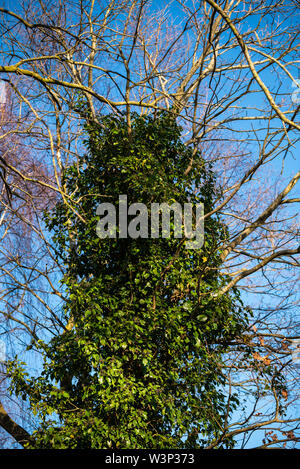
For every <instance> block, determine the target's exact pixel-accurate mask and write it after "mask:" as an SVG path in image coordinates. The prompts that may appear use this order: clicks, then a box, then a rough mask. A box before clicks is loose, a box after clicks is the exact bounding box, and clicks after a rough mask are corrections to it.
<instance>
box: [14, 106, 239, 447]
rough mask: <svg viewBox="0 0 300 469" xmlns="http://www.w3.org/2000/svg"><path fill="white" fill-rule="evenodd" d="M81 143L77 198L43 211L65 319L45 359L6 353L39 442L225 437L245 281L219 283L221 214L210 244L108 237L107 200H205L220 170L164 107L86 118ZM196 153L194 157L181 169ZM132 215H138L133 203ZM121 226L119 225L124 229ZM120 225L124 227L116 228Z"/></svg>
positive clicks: (72, 180)
mask: <svg viewBox="0 0 300 469" xmlns="http://www.w3.org/2000/svg"><path fill="white" fill-rule="evenodd" d="M86 122H87V123H86V125H85V130H86V135H87V137H86V148H87V153H86V155H82V158H81V160H80V161H79V164H78V163H76V164H74V165H73V166H70V167H69V168H67V170H66V172H65V175H64V181H65V184H66V187H67V190H68V194H69V196H70V199H69V201H68V204H66V203H65V201H62V202H61V203H59V204H57V206H56V208H55V210H54V211H51V212H49V213H47V214H46V217H45V219H46V223H47V225H48V228H49V229H50V230H51V231H52V233H53V240H54V242H55V244H56V247H57V250H58V253H59V256H60V262H61V263H63V264H64V265H65V276H64V278H63V285H64V288H65V290H66V292H67V301H66V302H65V304H64V313H65V324H66V328H65V330H62V332H61V334H60V335H59V336H57V337H56V338H55V339H54V340H52V341H51V342H50V343H49V344H43V343H40V347H41V350H42V352H43V353H44V357H45V363H44V369H43V371H42V373H41V375H40V376H39V377H38V378H32V377H28V376H27V375H26V374H25V373H24V372H22V370H21V368H20V365H18V364H17V363H13V364H12V365H11V376H12V382H13V386H14V387H15V390H16V391H17V392H19V393H21V394H24V396H25V397H27V398H29V399H30V402H31V406H32V407H33V408H35V410H36V412H37V413H38V415H39V417H40V421H41V424H40V428H39V430H38V431H37V432H36V433H35V434H34V438H33V442H32V443H31V445H32V447H34V448H119V449H123V448H200V447H203V446H206V445H207V444H209V442H211V441H212V440H214V441H215V440H217V439H218V438H220V443H219V445H218V446H219V447H223V448H225V447H230V446H231V445H232V441H230V440H225V441H224V440H223V439H222V438H221V436H222V432H223V428H224V422H226V421H227V420H228V418H229V417H230V415H231V412H232V411H233V410H234V408H235V407H236V406H237V403H238V399H237V398H236V397H235V396H231V399H230V401H228V396H227V389H226V386H227V383H226V382H225V378H224V377H223V373H222V362H223V358H224V356H225V355H226V353H227V352H228V350H229V345H228V344H229V343H230V342H231V341H232V339H233V338H236V337H238V336H239V335H240V334H241V333H242V331H243V328H244V326H245V324H246V322H247V318H246V314H245V311H244V308H243V305H242V303H241V301H240V299H239V295H238V292H237V291H236V290H233V291H232V292H231V293H226V294H224V295H222V296H219V297H218V296H216V295H214V292H215V291H217V290H220V287H221V286H222V284H225V281H226V279H225V278H224V277H222V276H221V275H220V270H219V268H220V264H221V261H220V256H221V252H220V248H219V247H220V244H221V242H222V241H223V240H224V237H226V235H227V232H226V228H225V226H224V225H223V224H222V222H221V220H220V219H218V217H217V216H215V217H214V216H212V217H207V218H206V220H205V235H204V244H203V246H202V248H200V249H187V248H186V242H187V240H186V239H185V238H184V237H183V238H181V239H178V238H175V237H174V236H172V234H174V233H173V228H174V226H173V225H174V223H173V225H172V229H171V236H170V237H169V238H163V237H159V238H155V239H151V237H150V236H149V237H148V238H141V237H137V238H136V239H133V238H119V237H118V236H116V237H112V238H110V237H107V238H106V239H100V238H99V237H98V236H97V233H96V226H97V222H98V221H99V217H98V216H97V214H96V210H97V206H98V205H99V204H100V203H104V202H109V203H111V204H114V206H115V207H116V210H117V209H118V203H119V196H120V195H127V201H128V205H129V204H132V203H136V202H139V203H143V204H145V205H146V206H147V207H148V208H149V210H150V206H151V203H155V202H156V203H160V204H161V203H167V204H172V203H173V202H178V203H179V204H182V205H183V204H184V203H187V202H189V203H192V204H194V205H196V204H199V203H203V204H204V209H205V213H208V212H210V211H211V210H212V208H213V203H214V202H213V201H214V200H215V199H216V197H218V196H221V194H219V193H218V190H217V188H216V184H215V180H214V175H213V173H212V170H211V168H210V167H208V166H207V165H206V164H205V162H204V160H203V159H202V158H201V155H200V153H197V152H195V151H194V150H193V148H191V147H189V146H186V145H185V144H184V143H183V141H182V137H181V132H182V131H181V129H180V127H178V125H177V123H176V120H175V119H174V118H173V117H171V116H170V115H168V114H167V113H165V114H160V115H158V116H148V117H139V116H137V115H134V114H133V115H132V116H131V132H130V133H128V126H127V123H126V121H125V119H122V118H117V117H113V116H105V117H103V118H102V119H101V120H100V123H91V122H90V121H89V119H87V121H86ZM192 159H193V165H192V169H191V170H189V171H187V168H188V167H189V164H190V161H191V160H192ZM129 220H130V217H129ZM117 231H118V230H117ZM117 235H118V233H117Z"/></svg>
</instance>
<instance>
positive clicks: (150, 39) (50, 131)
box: [0, 1, 299, 447]
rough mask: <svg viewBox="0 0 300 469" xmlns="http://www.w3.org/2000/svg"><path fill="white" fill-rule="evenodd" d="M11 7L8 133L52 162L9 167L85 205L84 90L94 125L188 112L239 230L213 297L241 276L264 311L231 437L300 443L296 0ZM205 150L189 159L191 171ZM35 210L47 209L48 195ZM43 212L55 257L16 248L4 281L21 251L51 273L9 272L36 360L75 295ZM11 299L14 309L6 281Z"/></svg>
mask: <svg viewBox="0 0 300 469" xmlns="http://www.w3.org/2000/svg"><path fill="white" fill-rule="evenodd" d="M0 11H1V13H2V22H1V24H2V26H1V28H2V31H1V32H2V37H3V38H4V39H3V44H2V47H1V55H2V57H3V61H2V63H3V65H2V66H1V67H0V73H1V77H2V79H3V80H6V83H7V86H8V88H9V89H10V93H11V96H12V97H13V102H14V103H15V109H16V112H15V114H14V115H15V116H17V117H16V119H15V122H14V124H13V126H12V129H11V131H10V133H9V135H11V136H12V135H13V136H14V138H16V136H18V137H20V138H21V139H22V145H23V147H27V148H28V149H29V151H30V153H31V154H32V155H34V160H35V161H43V163H44V165H45V166H46V167H47V170H48V173H47V174H48V175H49V177H48V180H47V182H46V181H45V180H44V179H43V178H41V177H38V176H34V177H33V175H32V174H31V173H30V170H29V169H28V168H27V169H25V168H21V169H20V168H19V167H18V166H17V165H16V164H15V163H10V172H11V174H14V175H18V177H19V178H20V180H22V181H27V183H28V182H30V183H32V184H33V185H34V186H35V187H38V188H45V189H46V188H47V191H48V190H49V191H52V194H53V197H54V198H55V194H56V196H58V197H60V198H62V200H63V202H64V204H65V205H66V207H69V209H70V210H71V211H72V213H74V214H76V213H77V214H78V215H80V214H79V212H78V211H77V202H78V201H77V199H76V197H75V200H71V201H70V198H69V193H68V190H67V188H66V187H65V186H64V182H63V180H62V178H61V175H62V173H63V172H64V168H65V167H68V166H69V164H72V163H73V162H74V161H76V160H77V159H79V158H80V156H81V155H82V153H83V152H84V149H83V148H84V147H83V142H82V140H83V135H82V130H81V126H80V119H81V116H80V114H78V112H77V111H76V105H77V98H78V92H80V93H83V95H84V96H85V99H86V101H87V103H88V106H89V112H90V114H91V116H92V117H91V118H92V120H94V121H95V122H97V115H101V114H102V115H103V114H108V113H111V112H113V113H115V114H116V116H117V115H124V116H125V117H126V120H127V126H128V128H129V129H130V128H131V126H132V123H131V118H132V117H131V116H132V111H133V110H134V111H136V112H137V113H138V114H142V115H144V114H148V113H153V112H154V113H155V112H158V111H159V110H167V111H169V112H170V113H171V112H175V111H176V114H177V115H178V116H179V117H178V122H179V123H180V125H181V126H182V127H183V128H184V131H185V136H184V141H185V143H186V144H187V145H190V146H192V147H193V148H194V150H193V151H194V152H195V155H199V153H201V157H202V158H203V159H204V160H205V162H206V163H208V162H210V163H211V164H212V168H213V171H214V174H215V175H216V184H217V186H218V189H220V190H218V191H217V193H216V194H217V195H216V197H215V199H214V201H213V204H212V207H213V208H212V210H211V211H210V212H208V213H206V220H208V219H209V218H210V217H211V216H213V214H214V213H215V214H217V213H218V214H219V216H220V217H221V218H222V222H223V223H225V224H226V226H227V227H228V231H229V238H228V239H227V240H225V239H224V243H223V246H222V265H221V266H220V272H221V273H223V274H224V278H225V279H229V277H230V280H227V281H226V282H225V284H224V285H222V287H221V289H219V290H218V291H216V292H215V294H216V295H218V294H226V293H227V292H229V291H230V290H231V289H232V288H233V287H234V286H238V288H239V290H240V291H241V292H242V296H243V297H244V299H245V301H246V303H248V304H249V305H250V306H251V307H252V309H253V311H254V313H255V316H254V319H253V324H252V325H251V327H250V328H249V331H248V342H247V350H249V347H251V350H252V353H251V354H250V355H248V357H247V355H246V358H245V356H244V352H243V351H244V349H245V348H246V345H245V344H244V342H239V343H237V344H236V346H235V347H236V352H235V354H233V353H231V354H230V355H228V362H227V368H226V379H227V383H228V393H229V395H230V394H231V393H234V392H238V393H239V394H240V398H242V395H244V396H245V398H246V399H247V405H245V410H244V414H243V418H241V415H242V414H241V412H242V407H240V408H239V412H237V414H236V418H235V416H232V419H231V420H230V422H227V423H226V424H224V433H226V435H228V437H230V436H233V437H234V438H235V440H236V441H237V443H236V444H237V446H238V447H244V446H245V445H248V446H249V445H250V446H253V445H256V446H257V445H258V446H260V445H262V446H266V445H267V446H270V445H275V446H280V445H291V444H292V443H293V441H295V438H297V434H296V432H297V426H298V420H297V415H296V412H295V406H294V402H295V399H296V398H297V384H296V383H297V377H298V371H299V370H298V368H297V367H296V366H295V363H294V362H293V360H292V356H291V353H292V351H293V347H292V345H293V344H294V342H293V341H295V340H297V339H299V334H298V333H297V326H298V323H299V322H298V320H297V310H296V306H297V300H298V298H297V289H296V285H297V277H296V273H295V269H296V267H297V266H298V260H297V256H298V253H299V248H298V245H299V242H298V240H297V234H298V226H297V221H296V218H295V215H296V214H297V208H296V204H297V202H298V201H299V199H298V197H297V194H296V183H297V181H298V179H299V174H298V173H297V172H296V171H295V166H296V163H295V161H296V155H297V149H298V146H297V145H298V144H297V138H298V136H297V130H299V119H298V117H297V116H298V112H299V100H298V96H299V94H298V92H297V78H298V72H297V63H298V62H297V53H298V50H297V45H296V44H297V38H298V35H299V31H298V28H297V14H298V10H297V5H296V2H294V1H291V2H289V1H272V2H256V1H255V2H254V1H249V2H229V1H224V2H221V3H220V2H218V3H216V2H213V1H205V2H201V3H199V4H197V5H195V4H194V3H193V2H190V1H184V2H175V3H173V4H172V5H166V6H164V7H163V8H160V7H159V6H157V5H156V3H155V2H145V1H123V2H122V1H110V2H104V3H102V4H100V3H97V4H96V3H95V2H78V3H77V2H75V3H74V2H73V3H71V2H70V3H68V2H64V3H61V2H59V1H57V2H54V3H53V2H48V3H47V2H31V3H30V2H27V3H26V4H24V5H23V6H22V5H21V4H18V5H17V6H16V5H12V6H10V3H9V2H8V1H7V2H6V5H5V7H3V8H1V9H0ZM197 159H198V158H196V159H195V158H194V155H193V154H192V155H191V158H190V164H189V165H187V167H186V172H187V173H189V172H190V171H192V168H193V166H194V164H195V163H196V161H197ZM48 194H49V192H47V196H46V197H47V198H48V197H49V195H48ZM221 194H222V195H221ZM37 200H38V201H39V202H38V203H37ZM5 203H6V202H5ZM39 203H40V204H41V205H39ZM36 206H38V207H40V206H41V208H42V207H44V206H45V205H44V200H43V198H42V197H41V198H40V199H36ZM17 213H18V211H15V212H14V214H15V216H18V215H17ZM37 213H38V215H37V217H36V218H35V223H32V222H29V221H28V220H26V225H27V226H28V227H29V230H31V233H32V235H33V233H35V234H36V238H35V239H39V240H40V242H41V244H40V245H39V246H41V248H39V249H37V257H39V256H40V259H41V255H40V254H41V252H42V250H41V249H42V247H43V249H44V250H43V252H44V253H45V255H46V254H47V262H46V261H43V262H40V263H36V261H37V257H36V258H32V257H29V256H28V258H26V262H25V259H24V262H22V263H19V264H18V262H16V258H15V257H14V256H11V255H10V254H9V253H8V252H6V253H5V256H4V258H3V262H2V266H3V268H2V272H3V274H2V277H1V278H4V276H6V275H7V272H5V269H6V267H7V265H8V264H6V262H10V263H11V265H12V266H14V267H15V270H12V267H11V268H10V269H9V273H10V274H11V275H12V272H15V273H16V271H17V269H19V270H18V272H19V273H21V274H23V276H24V273H26V272H27V273H28V272H31V276H30V280H32V279H33V278H34V279H35V278H37V277H38V278H39V280H40V284H39V285H37V284H34V283H31V284H29V278H28V276H27V277H26V278H25V279H23V281H22V282H20V278H19V277H18V276H17V275H14V276H13V277H10V278H11V284H12V285H13V288H14V289H15V290H14V291H15V292H18V295H19V296H20V297H22V295H23V297H24V295H25V292H26V302H25V303H24V301H23V302H22V301H21V302H19V303H18V304H17V305H14V308H15V309H14V312H15V313H14V315H13V318H12V319H11V320H10V321H11V322H10V324H9V327H7V328H6V329H5V333H8V334H9V336H10V337H12V335H11V330H13V329H14V327H15V326H16V324H18V327H19V328H20V327H22V330H23V331H24V334H23V335H22V340H21V342H19V343H17V341H16V340H14V344H15V346H17V348H18V349H19V351H21V350H24V348H26V346H28V345H29V346H30V347H31V346H33V348H32V349H31V350H30V351H28V352H27V354H26V356H24V358H25V360H26V361H27V360H28V359H29V360H32V358H29V355H30V357H33V356H34V357H35V359H38V357H39V352H38V351H36V350H35V346H36V342H37V339H38V338H40V336H42V337H43V339H45V337H46V336H47V337H49V338H50V337H51V336H52V335H54V336H56V335H57V334H60V333H61V330H63V329H64V328H66V327H67V324H66V323H65V317H64V315H63V314H62V309H61V304H62V303H61V302H63V301H64V298H63V296H64V295H63V293H64V292H63V291H62V290H61V289H60V288H59V286H58V282H57V281H58V278H60V276H61V275H62V274H63V272H62V271H63V269H62V266H61V265H59V264H57V263H56V262H55V258H56V253H55V251H54V250H53V247H52V246H51V244H49V243H48V241H49V235H48V233H47V231H46V230H45V227H44V225H43V223H42V221H41V215H40V214H41V211H39V210H37ZM2 226H3V225H2ZM9 233H13V228H12V227H11V228H10V231H9ZM28 236H29V235H28ZM7 239H8V238H7V237H6V238H5V241H3V245H4V246H7V244H5V243H6V240H7ZM32 239H33V238H32ZM21 247H23V246H22V245H21ZM21 247H20V248H21ZM19 250H20V249H19ZM46 264H47V265H46ZM6 270H8V269H6ZM4 274H5V275H4ZM228 276H229V277H228ZM3 288H4V287H3ZM50 297H51V301H50V299H49V298H50ZM1 298H2V300H1V301H2V302H3V301H4V303H2V304H3V307H2V308H1V309H2V310H3V315H4V317H7V316H5V315H7V314H8V313H7V301H6V300H7V299H8V296H7V292H6V290H5V289H4V292H3V294H2V296H1ZM32 304H34V310H33V308H32ZM33 311H34V312H35V314H34V316H33V317H32V314H33ZM9 314H11V312H10V313H9ZM20 320H21V321H22V324H20V322H18V321H20ZM25 331H26V332H25ZM29 363H31V362H29ZM267 368H269V369H270V370H271V371H272V373H273V374H274V379H275V378H276V376H277V373H278V370H281V372H282V373H284V375H285V378H286V383H285V387H283V388H282V390H281V391H280V393H279V394H280V396H281V402H280V401H279V397H280V396H279V395H278V391H276V390H275V388H274V386H273V385H272V384H273V380H272V378H270V375H269V374H268V373H266V374H265V373H264V370H266V369H267ZM247 379H248V381H247ZM250 395H251V396H252V397H251V399H250V397H249V396H250ZM283 407H284V409H285V412H286V415H285V416H283V415H282V413H281V410H282V409H283ZM5 418H6V419H8V418H9V416H8V415H7V414H6V415H5ZM27 428H29V427H27ZM253 432H254V436H253ZM264 432H266V433H268V435H266V437H265V436H264ZM270 432H273V433H270ZM255 435H256V436H255ZM263 440H264V441H263Z"/></svg>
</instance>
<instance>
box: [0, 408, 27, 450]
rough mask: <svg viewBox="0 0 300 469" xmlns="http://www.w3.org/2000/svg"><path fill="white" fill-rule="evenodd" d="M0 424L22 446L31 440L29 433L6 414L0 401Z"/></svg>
mask: <svg viewBox="0 0 300 469" xmlns="http://www.w3.org/2000/svg"><path fill="white" fill-rule="evenodd" d="M0 426H1V427H2V428H4V430H5V431H7V433H9V434H10V435H11V436H12V437H13V438H14V439H15V440H16V441H17V442H18V443H19V444H20V445H21V446H23V447H25V445H26V444H28V443H29V442H30V440H31V435H30V434H29V433H28V432H27V431H26V430H24V428H22V427H21V426H20V425H18V424H17V423H16V422H15V421H14V420H13V419H12V418H11V417H10V416H9V415H8V413H7V412H6V410H5V409H4V407H3V405H2V403H1V402H0Z"/></svg>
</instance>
